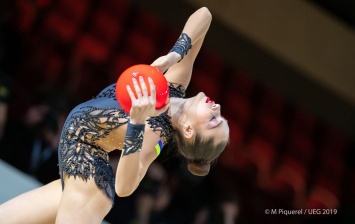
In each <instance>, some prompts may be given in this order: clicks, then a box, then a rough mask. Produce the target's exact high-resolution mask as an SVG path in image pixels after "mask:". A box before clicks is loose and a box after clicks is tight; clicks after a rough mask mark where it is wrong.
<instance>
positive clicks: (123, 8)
mask: <svg viewBox="0 0 355 224" xmlns="http://www.w3.org/2000/svg"><path fill="white" fill-rule="evenodd" d="M97 10H99V11H100V10H103V11H105V12H107V13H109V14H110V15H111V16H114V17H116V18H117V19H118V20H119V21H122V23H126V22H127V21H128V17H129V15H130V13H131V11H132V7H131V2H129V1H127V0H119V1H117V0H105V1H100V3H99V5H98V8H97Z"/></svg>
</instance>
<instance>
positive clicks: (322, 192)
mask: <svg viewBox="0 0 355 224" xmlns="http://www.w3.org/2000/svg"><path fill="white" fill-rule="evenodd" d="M339 190H340V189H339V183H338V182H336V181H334V180H332V179H330V178H327V177H324V176H319V177H317V179H316V181H315V182H314V184H313V185H312V187H311V190H310V193H309V195H308V197H307V201H306V204H305V208H310V209H337V208H339V205H340V198H339V196H340V191H339Z"/></svg>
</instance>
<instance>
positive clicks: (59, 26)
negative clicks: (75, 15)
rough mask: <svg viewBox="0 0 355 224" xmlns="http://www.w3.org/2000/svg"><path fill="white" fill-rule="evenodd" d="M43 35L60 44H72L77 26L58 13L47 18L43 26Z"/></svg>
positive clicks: (76, 32)
mask: <svg viewBox="0 0 355 224" xmlns="http://www.w3.org/2000/svg"><path fill="white" fill-rule="evenodd" d="M43 33H44V35H45V36H47V35H49V36H50V37H51V38H54V39H57V40H59V41H62V42H64V43H65V42H66V43H69V42H73V41H74V40H75V39H76V37H77V34H78V26H77V24H75V23H73V22H72V21H71V20H70V19H68V18H67V17H65V16H63V15H62V14H60V13H59V12H53V13H51V14H49V15H48V16H47V18H46V19H45V21H44V24H43Z"/></svg>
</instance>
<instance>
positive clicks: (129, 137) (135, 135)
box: [122, 123, 145, 156]
mask: <svg viewBox="0 0 355 224" xmlns="http://www.w3.org/2000/svg"><path fill="white" fill-rule="evenodd" d="M144 128H145V124H135V125H134V124H131V123H128V125H127V131H126V137H125V139H124V145H123V152H122V153H123V156H126V155H128V154H131V153H135V152H137V151H138V152H140V151H141V150H142V143H143V136H144Z"/></svg>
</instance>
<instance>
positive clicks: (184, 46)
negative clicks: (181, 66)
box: [169, 33, 191, 62]
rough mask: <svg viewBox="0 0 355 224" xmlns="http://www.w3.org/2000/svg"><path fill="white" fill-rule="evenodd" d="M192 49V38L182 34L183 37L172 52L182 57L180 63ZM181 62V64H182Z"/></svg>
mask: <svg viewBox="0 0 355 224" xmlns="http://www.w3.org/2000/svg"><path fill="white" fill-rule="evenodd" d="M190 48H191V38H190V37H189V36H188V35H187V34H186V33H181V36H180V37H179V39H178V40H177V41H176V43H175V44H174V46H173V48H171V50H170V51H169V53H170V52H176V53H178V54H180V55H181V59H180V61H181V60H182V59H183V58H184V56H185V55H187V52H188V51H189V50H190ZM180 61H179V62H180Z"/></svg>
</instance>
